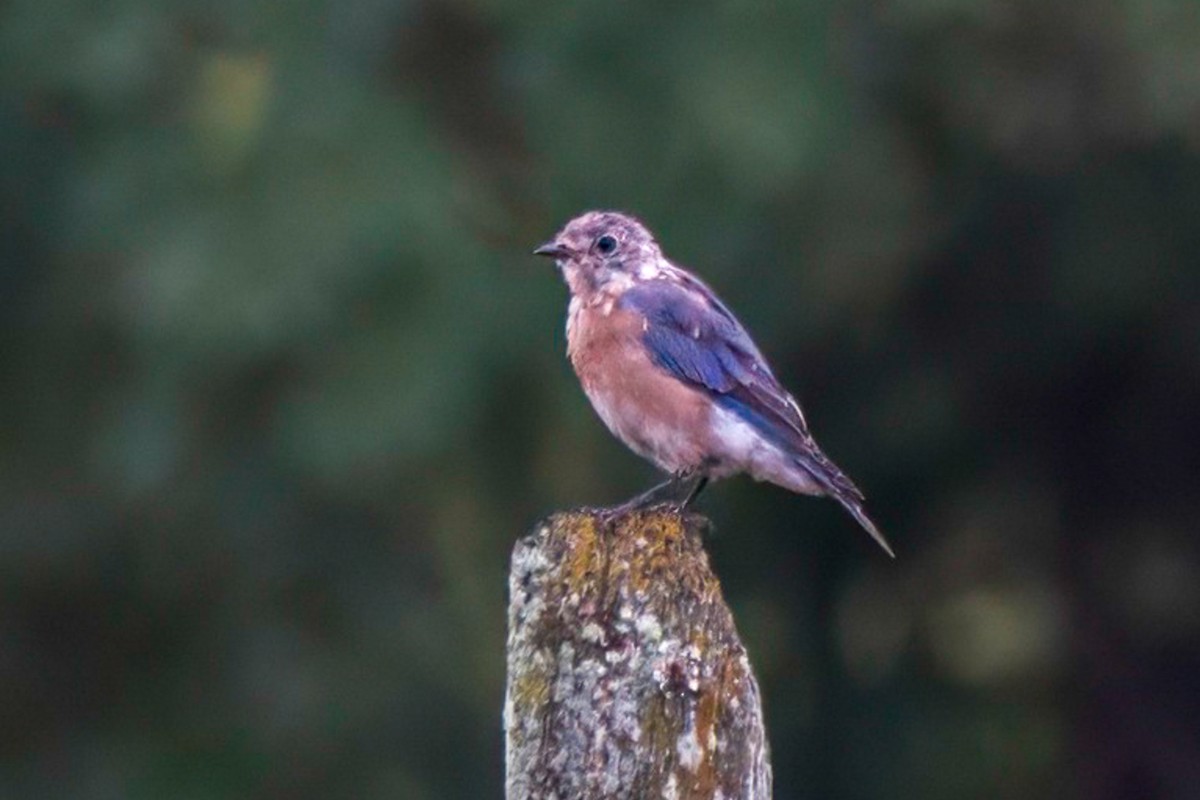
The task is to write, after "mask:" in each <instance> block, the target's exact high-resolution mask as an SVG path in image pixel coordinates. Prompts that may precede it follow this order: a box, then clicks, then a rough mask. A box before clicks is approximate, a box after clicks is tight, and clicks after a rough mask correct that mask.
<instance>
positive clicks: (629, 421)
mask: <svg viewBox="0 0 1200 800" xmlns="http://www.w3.org/2000/svg"><path fill="white" fill-rule="evenodd" d="M645 330H646V320H645V318H644V317H643V316H642V315H641V314H638V313H636V312H634V311H630V310H628V309H624V308H621V307H620V305H619V304H618V303H617V302H616V301H615V299H614V298H604V297H602V296H601V297H600V299H592V300H590V301H588V300H572V307H571V309H570V310H569V314H568V323H567V353H568V355H569V357H570V359H571V364H572V365H573V366H574V368H575V372H576V374H578V375H579V380H580V383H581V384H582V385H583V390H584V392H585V393H586V394H587V396H588V399H589V400H590V401H591V403H592V406H593V408H595V409H596V413H597V414H599V416H600V418H601V419H602V420H603V421H604V423H605V425H606V426H607V427H608V428H609V430H611V431H612V432H613V433H614V434H615V435H616V436H617V437H618V438H619V439H621V440H622V441H623V442H624V443H625V444H626V445H627V446H629V448H630V449H632V450H633V451H634V452H636V453H638V454H639V455H641V456H643V457H645V458H647V459H649V460H651V461H653V462H654V463H655V464H657V465H658V466H659V467H661V468H662V469H665V470H667V471H671V472H675V471H679V470H683V469H690V468H695V467H699V466H700V465H701V464H703V463H704V462H705V460H706V451H707V442H708V439H709V438H710V427H711V422H710V417H711V402H709V399H708V398H707V397H706V396H705V395H704V394H703V393H702V392H701V391H699V390H697V389H696V388H694V387H692V386H688V385H686V384H684V383H682V382H680V381H678V380H676V379H675V378H674V377H672V376H670V375H669V374H668V373H667V372H665V371H664V370H662V369H661V368H659V367H658V366H657V365H655V364H654V363H653V361H652V360H651V359H650V356H649V354H648V353H647V351H646V347H645V345H644V344H643V341H642V337H643V335H644V333H645Z"/></svg>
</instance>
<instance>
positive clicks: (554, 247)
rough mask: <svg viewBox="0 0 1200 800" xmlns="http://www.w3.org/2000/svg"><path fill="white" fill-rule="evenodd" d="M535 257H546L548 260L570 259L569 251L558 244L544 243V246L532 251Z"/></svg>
mask: <svg viewBox="0 0 1200 800" xmlns="http://www.w3.org/2000/svg"><path fill="white" fill-rule="evenodd" d="M533 254H534V255H535V256H547V257H549V258H570V257H571V251H569V250H567V248H565V247H563V246H562V245H561V244H559V243H558V242H546V243H545V244H544V245H542V246H541V247H539V248H538V249H536V250H534V251H533Z"/></svg>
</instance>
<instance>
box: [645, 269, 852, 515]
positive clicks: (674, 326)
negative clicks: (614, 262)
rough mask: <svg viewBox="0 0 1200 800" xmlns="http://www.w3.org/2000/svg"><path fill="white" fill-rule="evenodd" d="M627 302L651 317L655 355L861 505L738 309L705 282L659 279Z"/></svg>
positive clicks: (648, 342) (649, 336)
mask: <svg viewBox="0 0 1200 800" xmlns="http://www.w3.org/2000/svg"><path fill="white" fill-rule="evenodd" d="M621 303H622V305H624V306H625V307H628V308H631V309H633V310H635V311H637V312H639V313H641V314H642V315H643V316H644V317H645V319H646V325H645V332H644V333H643V335H642V342H643V344H644V345H645V347H646V350H647V352H648V353H649V355H650V358H651V360H652V361H653V362H654V363H655V364H657V365H658V366H659V367H661V368H662V369H665V370H666V371H668V372H670V373H671V374H672V375H674V376H675V377H676V378H679V379H680V380H683V381H686V382H688V383H691V384H693V385H695V386H698V387H702V388H703V389H705V390H707V391H708V392H709V393H710V394H711V395H713V398H714V400H715V401H716V402H717V403H718V404H720V405H721V406H722V407H724V408H727V409H729V410H731V411H733V412H734V413H736V414H737V415H738V416H740V417H741V418H742V419H744V420H746V422H748V423H749V424H750V425H752V426H753V427H754V428H755V429H756V430H758V431H759V432H760V433H761V434H762V435H763V436H764V437H765V438H766V439H767V440H769V441H772V442H774V443H775V444H776V445H777V446H780V447H781V448H782V449H783V450H785V451H786V452H788V453H789V454H791V455H792V456H793V457H794V458H796V459H797V461H799V462H800V463H801V464H802V465H803V466H804V467H805V468H806V469H807V470H808V471H809V472H810V473H812V474H813V476H814V477H815V478H816V479H817V480H818V481H819V482H820V483H822V484H823V485H824V486H825V487H826V488H827V489H828V490H829V491H830V492H831V493H833V494H835V495H842V496H845V497H846V498H847V499H853V500H855V501H857V502H859V503H861V502H862V493H861V492H860V491H859V490H858V487H856V486H855V485H854V483H853V482H852V481H851V480H850V479H849V478H848V477H847V476H846V475H845V474H844V473H843V472H842V471H841V470H840V469H838V468H837V466H836V465H835V464H833V463H832V462H831V461H829V459H828V458H826V456H825V454H824V453H822V452H821V449H820V447H818V446H817V443H816V442H815V441H814V440H813V438H812V435H811V434H809V432H808V425H807V423H806V422H805V419H804V415H803V413H801V411H800V407H799V406H798V405H797V403H796V401H795V399H793V398H792V396H791V395H790V394H789V393H788V392H787V390H786V389H784V388H783V387H782V386H781V385H780V383H779V381H778V380H777V379H776V378H775V376H774V374H772V372H771V368H770V367H769V366H768V365H767V362H766V360H765V359H764V358H763V356H762V354H761V353H760V352H759V351H758V348H757V347H756V346H755V345H754V342H753V341H752V340H751V339H750V335H749V334H748V333H746V329H745V328H744V327H742V324H741V323H740V322H738V320H737V318H736V317H734V316H733V313H732V312H730V311H729V309H728V308H726V307H725V306H724V304H722V303H721V301H720V300H718V299H717V297H716V296H715V294H713V292H712V290H710V289H709V288H708V287H707V286H705V285H704V284H703V283H701V282H700V281H699V280H697V279H695V278H692V277H691V276H687V277H686V278H684V279H683V280H681V281H675V280H670V279H668V280H653V281H648V282H646V283H643V284H640V285H638V286H634V287H632V288H630V289H628V290H627V291H626V292H625V294H624V295H623V297H622V299H621Z"/></svg>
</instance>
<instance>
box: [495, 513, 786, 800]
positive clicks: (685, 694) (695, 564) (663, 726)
mask: <svg viewBox="0 0 1200 800" xmlns="http://www.w3.org/2000/svg"><path fill="white" fill-rule="evenodd" d="M705 525H707V522H706V521H705V520H704V519H703V518H702V517H697V516H693V515H687V516H680V515H679V514H676V513H671V512H666V511H660V510H651V511H638V512H632V513H629V514H625V515H621V516H618V517H614V518H608V517H606V516H605V515H604V514H603V513H601V512H592V511H572V512H567V513H562V514H557V515H555V516H553V517H551V518H550V519H549V520H547V521H546V522H543V523H541V524H540V525H539V526H538V527H537V528H536V529H535V530H534V532H533V533H532V534H531V535H529V536H527V537H525V538H524V539H522V540H521V541H519V542H518V543H517V545H516V547H515V548H514V549H513V555H512V568H511V572H510V574H509V606H508V689H507V696H506V700H505V706H504V727H505V732H506V736H507V762H506V768H507V778H506V787H505V788H506V793H507V794H506V796H507V798H508V800H540V799H541V798H546V800H549V799H550V798H556V799H557V800H577V799H578V800H598V799H599V798H605V799H607V798H614V799H615V798H630V799H631V800H634V799H636V800H640V799H641V798H655V799H656V800H657V798H668V799H669V800H672V799H673V800H701V799H703V800H716V798H723V799H724V800H734V799H735V798H739V799H741V800H763V799H765V798H769V797H770V796H771V765H770V761H769V757H768V749H767V740H766V734H765V731H764V729H763V720H762V708H761V703H760V701H759V694H758V685H757V683H756V682H755V680H754V675H753V674H752V672H751V670H750V662H749V660H748V659H747V657H746V651H745V648H743V647H742V644H741V642H740V641H739V639H738V636H737V631H736V630H735V629H734V625H733V617H732V616H731V614H730V613H729V609H728V608H727V607H726V605H725V601H724V599H723V598H722V597H721V588H720V585H719V584H718V582H717V579H716V577H715V576H714V575H713V573H712V570H711V569H709V566H708V558H707V556H706V555H705V553H704V549H703V547H702V544H701V537H700V530H701V529H702V528H703V527H704V526H705Z"/></svg>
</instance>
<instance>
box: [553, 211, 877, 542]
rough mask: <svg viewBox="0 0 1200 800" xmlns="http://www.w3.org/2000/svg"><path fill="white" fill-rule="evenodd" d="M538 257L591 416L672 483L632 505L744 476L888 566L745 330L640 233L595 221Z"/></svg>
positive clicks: (866, 521)
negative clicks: (546, 266) (845, 534)
mask: <svg viewBox="0 0 1200 800" xmlns="http://www.w3.org/2000/svg"><path fill="white" fill-rule="evenodd" d="M534 253H535V254H536V255H540V256H549V257H551V258H554V259H555V260H556V263H557V264H558V268H559V269H560V270H561V271H562V275H563V278H564V279H565V280H566V283H567V286H568V287H569V288H570V292H571V302H570V306H569V308H568V311H567V355H568V356H569V357H570V359H571V364H572V365H573V366H574V367H575V372H576V374H578V375H579V380H580V382H581V383H582V384H583V390H584V392H586V393H587V396H588V399H589V400H591V402H592V406H593V407H594V408H595V409H596V412H597V413H598V414H599V415H600V418H601V419H602V420H604V424H605V425H607V426H608V429H609V430H611V431H612V432H613V433H614V434H616V436H617V437H618V438H619V439H620V440H621V441H623V442H624V443H625V444H626V445H627V446H628V447H629V448H630V449H632V450H633V451H634V452H635V453H637V454H638V455H640V456H642V457H643V458H646V459H648V460H650V461H651V462H653V463H654V464H655V465H657V466H658V467H659V468H660V469H663V470H665V471H666V472H668V473H670V474H671V476H672V478H671V480H668V481H667V482H666V483H664V484H662V485H660V486H657V487H655V488H654V489H652V490H650V491H649V492H647V493H646V494H644V495H642V496H640V497H638V498H635V499H634V500H633V501H631V502H630V504H629V505H636V504H640V503H641V502H643V501H646V500H649V499H651V498H654V497H657V496H659V495H660V494H661V493H662V491H663V490H664V489H669V490H675V489H677V488H680V487H683V486H686V485H687V484H689V483H690V484H692V485H691V487H690V492H689V493H688V495H687V498H686V499H685V500H684V501H683V503H682V507H686V506H687V505H688V504H689V503H690V502H691V501H692V500H693V499H695V497H696V495H698V494H699V493H700V491H701V490H702V489H703V488H704V486H705V484H706V483H707V482H708V481H709V480H710V479H716V478H723V477H727V476H729V475H733V474H736V473H739V472H746V473H749V474H750V475H751V476H752V477H753V478H755V479H756V480H760V481H763V480H765V481H770V482H771V483H774V484H776V485H778V486H782V487H784V488H785V489H790V490H791V491H793V492H800V493H803V494H811V495H827V496H829V497H832V498H834V499H835V500H837V501H838V502H839V503H841V504H842V506H843V507H845V509H846V510H847V511H849V512H850V514H851V516H853V517H854V519H856V520H858V523H859V524H860V525H862V527H863V528H864V529H865V530H866V531H867V533H869V534H871V536H872V538H874V539H875V541H876V542H878V543H879V544H880V546H882V547H883V549H884V550H885V551H886V552H887V553H888V555H893V556H894V553H893V552H892V548H891V547H890V546H889V545H888V543H887V540H886V539H884V537H883V534H881V533H880V532H879V529H878V528H876V527H875V524H874V523H873V522H871V519H870V518H869V517H868V516H867V514H866V511H865V510H864V508H863V502H864V498H863V494H862V492H860V491H859V490H858V487H856V486H855V485H854V483H853V482H852V481H851V480H850V478H848V477H847V476H846V475H845V473H843V472H842V471H841V470H840V469H838V467H837V465H835V464H834V463H833V462H832V461H830V460H829V459H828V458H827V457H826V456H825V454H824V453H822V452H821V448H820V447H818V446H817V443H816V441H814V440H813V437H812V435H811V434H809V432H808V424H807V423H806V422H805V420H804V414H803V412H801V411H800V406H799V405H797V403H796V400H795V399H794V398H793V397H792V396H791V395H790V394H788V392H787V390H785V389H784V388H783V387H782V386H781V385H780V384H779V381H778V380H776V378H775V375H774V374H773V373H772V372H771V368H770V367H769V366H768V365H767V362H766V359H764V358H763V356H762V353H760V352H759V350H758V347H756V346H755V344H754V342H753V341H751V339H750V336H749V334H747V333H746V330H745V328H743V327H742V324H741V323H740V322H738V320H737V318H736V317H734V316H733V313H732V312H731V311H730V310H729V309H728V308H727V307H726V306H725V304H724V303H722V302H721V301H720V300H719V299H718V298H717V296H716V295H715V294H714V293H713V291H712V290H711V289H710V288H708V286H706V285H705V284H704V282H703V281H701V280H700V279H699V278H697V277H695V276H694V275H692V274H691V273H689V272H687V271H686V270H684V269H683V268H681V267H679V266H676V265H675V264H672V263H671V262H670V261H669V260H667V258H666V257H665V256H664V255H663V253H662V250H661V249H660V248H659V246H658V243H657V242H656V241H655V240H654V236H653V235H652V234H651V233H650V231H648V230H647V229H646V227H645V226H644V225H642V223H641V222H639V221H638V220H636V219H634V218H633V217H630V216H626V215H624V214H619V213H616V212H613V211H590V212H588V213H586V214H583V215H581V216H579V217H576V218H575V219H573V220H571V221H570V222H568V223H567V225H566V227H564V228H563V229H562V230H561V231H560V232H559V233H558V235H557V236H556V237H554V239H553V240H552V241H550V242H547V243H546V244H544V245H542V246H541V247H539V248H537V249H536V250H534Z"/></svg>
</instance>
